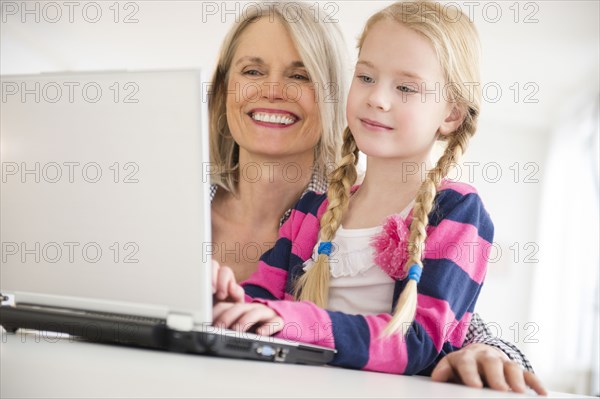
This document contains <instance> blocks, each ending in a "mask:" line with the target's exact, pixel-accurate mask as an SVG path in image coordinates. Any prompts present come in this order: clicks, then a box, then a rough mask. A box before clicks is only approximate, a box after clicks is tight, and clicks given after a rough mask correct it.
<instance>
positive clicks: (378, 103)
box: [367, 85, 390, 112]
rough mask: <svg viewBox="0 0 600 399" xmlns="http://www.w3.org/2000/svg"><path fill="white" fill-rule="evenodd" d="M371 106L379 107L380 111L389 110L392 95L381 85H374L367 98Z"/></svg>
mask: <svg viewBox="0 0 600 399" xmlns="http://www.w3.org/2000/svg"><path fill="white" fill-rule="evenodd" d="M367 104H368V105H369V107H372V108H377V109H378V110H380V111H383V112H387V111H389V110H390V96H389V93H388V92H387V90H385V88H383V87H381V86H380V85H377V86H374V87H373V88H372V90H371V92H370V93H369V97H368V98H367Z"/></svg>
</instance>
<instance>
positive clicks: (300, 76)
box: [291, 73, 310, 81]
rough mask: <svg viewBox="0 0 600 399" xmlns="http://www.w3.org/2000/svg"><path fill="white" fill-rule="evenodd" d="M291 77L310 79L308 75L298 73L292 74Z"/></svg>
mask: <svg viewBox="0 0 600 399" xmlns="http://www.w3.org/2000/svg"><path fill="white" fill-rule="evenodd" d="M291 77H292V79H298V80H304V81H309V80H310V79H309V78H308V76H306V75H302V74H300V73H296V74H294V75H292V76H291Z"/></svg>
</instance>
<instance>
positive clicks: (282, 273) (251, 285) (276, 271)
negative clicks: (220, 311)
mask: <svg viewBox="0 0 600 399" xmlns="http://www.w3.org/2000/svg"><path fill="white" fill-rule="evenodd" d="M326 207H327V201H326V196H325V195H324V194H318V193H315V192H312V191H309V192H307V193H305V194H304V195H303V196H302V198H301V199H300V201H298V203H297V204H296V205H295V207H294V208H293V209H292V212H291V214H290V216H289V218H288V219H287V220H286V221H285V223H284V224H283V225H282V226H281V228H280V229H279V238H278V239H277V241H276V242H275V245H274V246H273V248H271V249H270V250H268V251H267V252H265V253H264V254H263V255H262V256H261V257H260V260H259V263H258V268H257V270H256V272H254V273H253V274H252V275H251V276H250V278H249V279H248V280H246V281H244V282H242V283H241V285H242V287H243V288H244V290H245V291H246V302H250V301H251V300H252V298H264V299H275V300H281V299H292V296H291V295H289V294H288V293H286V291H289V289H288V288H289V287H288V284H289V276H288V271H289V270H290V267H291V266H296V265H301V264H302V263H304V262H305V261H306V260H307V259H308V258H310V256H311V255H312V251H313V248H314V246H315V245H316V243H317V240H318V235H319V227H320V226H319V216H320V215H322V214H323V213H324V212H325V209H326Z"/></svg>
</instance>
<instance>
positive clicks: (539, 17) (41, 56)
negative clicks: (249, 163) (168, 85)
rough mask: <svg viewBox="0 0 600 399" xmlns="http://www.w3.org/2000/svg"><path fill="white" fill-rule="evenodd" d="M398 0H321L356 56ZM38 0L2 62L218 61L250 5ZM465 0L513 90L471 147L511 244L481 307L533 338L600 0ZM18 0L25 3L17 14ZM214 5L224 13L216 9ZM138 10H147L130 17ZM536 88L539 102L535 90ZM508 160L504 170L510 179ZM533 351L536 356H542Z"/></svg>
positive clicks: (43, 65)
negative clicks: (546, 227)
mask: <svg viewBox="0 0 600 399" xmlns="http://www.w3.org/2000/svg"><path fill="white" fill-rule="evenodd" d="M389 3H390V2H387V1H386V2H379V1H370V2H367V1H339V2H326V1H322V2H321V4H322V5H323V6H324V7H326V8H325V11H326V12H327V15H330V16H331V17H332V18H334V19H337V20H339V23H340V26H341V29H342V31H343V33H344V34H345V36H346V39H347V42H348V51H349V53H350V54H351V56H352V57H353V59H354V57H355V56H356V52H355V50H354V45H355V39H356V37H357V36H358V34H359V33H360V30H361V27H362V25H363V24H364V22H365V21H366V19H367V17H368V16H369V15H370V14H371V13H373V12H374V11H376V10H377V9H379V8H381V7H382V6H384V5H386V4H389ZM35 4H38V7H39V8H38V9H39V12H40V13H41V15H40V21H39V22H36V21H35V15H34V14H26V15H22V14H23V13H22V8H21V7H22V3H21V2H7V1H3V3H2V10H3V15H2V24H1V28H0V33H1V57H0V70H1V72H2V74H20V73H33V72H39V71H56V70H90V69H135V68H144V69H148V68H174V67H192V66H203V67H205V68H208V69H211V70H212V68H213V65H214V64H215V60H216V54H217V51H218V48H219V45H220V42H221V40H222V38H223V37H224V35H225V33H226V31H227V29H228V27H229V26H230V25H231V23H232V22H233V20H234V18H235V17H234V14H233V13H230V14H227V13H225V12H224V11H226V10H232V11H234V12H235V11H236V10H237V11H243V10H244V7H246V6H248V4H247V3H239V2H226V3H225V2H175V1H173V2H164V1H152V2H148V1H136V2H129V3H127V2H121V3H120V4H119V10H120V13H119V18H118V19H119V22H118V23H115V22H114V20H113V18H114V16H115V13H114V10H113V9H109V7H110V6H111V4H112V2H101V3H98V4H100V7H101V9H102V13H103V14H102V18H101V19H100V21H99V22H97V23H90V22H88V21H86V19H85V18H84V16H85V17H87V18H88V19H90V18H94V16H95V14H94V12H93V11H94V8H93V7H91V8H90V7H89V5H88V9H87V14H82V10H83V8H84V7H86V5H87V4H88V2H81V3H78V4H79V7H78V8H76V9H75V12H74V14H73V18H74V22H73V23H70V22H68V8H67V7H66V6H64V5H63V3H62V2H57V3H55V4H59V8H60V10H61V12H62V14H63V15H62V18H61V19H60V20H59V21H58V22H56V23H50V22H48V20H50V19H53V18H55V15H56V14H55V10H53V9H52V7H50V6H48V4H47V3H38V2H31V3H28V7H29V9H34V7H35ZM453 4H461V6H462V7H463V8H465V9H468V8H466V7H471V10H473V11H474V12H473V14H472V16H473V19H474V21H475V23H476V25H477V27H478V29H479V31H480V35H481V41H482V53H483V64H482V67H483V69H482V77H483V84H486V83H488V84H490V85H491V86H490V87H491V88H494V87H500V88H501V90H502V95H501V96H500V97H499V98H496V95H495V93H494V92H493V91H490V92H488V97H487V101H485V102H484V107H483V110H482V118H481V122H480V128H479V131H478V133H477V136H476V138H475V139H474V140H473V141H472V145H471V147H470V149H469V152H468V154H467V156H466V159H465V160H466V161H467V162H478V163H479V164H478V165H477V166H475V168H474V173H473V174H469V173H467V169H466V168H463V169H462V172H463V173H462V179H463V180H465V181H470V182H472V183H473V184H475V185H476V186H477V187H478V189H479V191H480V193H481V194H482V196H483V198H484V201H485V203H486V205H487V208H488V210H489V212H490V213H491V215H492V217H493V220H494V222H495V226H496V238H495V241H496V243H497V244H498V245H499V247H500V248H501V250H502V255H501V256H500V257H499V259H498V261H497V262H494V263H492V264H491V265H490V268H489V274H488V278H487V280H486V283H485V287H484V290H483V293H482V295H481V298H480V301H479V304H478V310H479V312H480V313H481V314H482V316H483V317H484V319H485V320H486V321H487V322H491V323H497V325H498V326H499V327H500V330H498V331H499V333H500V334H501V336H502V337H503V338H504V339H508V340H511V341H515V342H516V343H517V344H518V345H519V346H520V347H522V348H523V349H525V350H527V347H528V344H527V343H525V342H524V337H525V335H526V334H527V333H534V335H533V336H531V337H530V338H536V334H535V332H534V330H533V329H531V328H533V327H531V328H530V329H526V328H525V323H527V322H535V315H531V314H529V306H528V303H529V299H530V291H529V289H528V287H529V286H530V284H531V269H532V268H531V263H527V261H526V258H525V257H526V255H527V254H530V255H532V258H531V260H535V259H536V258H537V257H536V255H535V254H533V253H532V252H534V251H535V248H536V244H537V238H538V231H537V223H538V212H537V210H538V204H539V201H540V185H541V183H542V182H543V179H544V162H545V155H546V151H547V148H548V144H549V139H550V133H551V132H552V130H553V127H554V126H555V125H556V123H557V122H558V115H559V114H560V111H561V109H562V105H563V104H565V103H568V102H569V99H570V98H571V97H574V96H575V95H577V94H581V92H594V91H595V92H596V93H597V91H598V76H599V73H598V69H599V61H598V60H599V43H598V41H599V37H600V32H599V6H598V2H595V1H572V2H571V1H541V2H540V1H537V2H519V3H517V2H490V1H486V2H470V3H468V4H470V5H467V3H462V2H453V3H448V5H449V6H453ZM14 5H16V7H17V12H16V14H14V15H13V11H14V10H15V9H14V7H13V6H14ZM44 7H46V8H44ZM511 7H512V8H511ZM44 10H45V11H46V14H44ZM214 10H216V11H217V13H216V14H212V13H209V12H208V11H214ZM497 10H500V12H501V14H498V13H497ZM517 10H518V11H519V12H518V15H517V13H516V11H517ZM131 12H134V15H133V18H135V19H137V20H138V22H137V23H123V19H124V17H125V16H126V15H128V14H129V13H131ZM527 17H528V18H527ZM22 18H23V19H24V20H25V22H23V21H22ZM526 20H528V22H530V23H525V21H526ZM515 83H516V86H515ZM527 84H529V86H526V85H527ZM517 87H518V88H519V98H518V99H516V100H515V92H516V89H517ZM527 94H530V95H531V97H530V98H529V100H533V101H537V102H526V101H525V100H526V95H527ZM496 100H497V101H496ZM517 162H518V170H519V172H520V173H519V176H518V177H517V176H516V175H515V173H516V169H515V166H516V165H515V163H517ZM494 163H495V164H494ZM496 165H499V166H500V170H501V173H502V176H501V177H500V178H499V180H498V181H495V180H496V173H495V172H496V169H495V167H496ZM484 166H485V167H486V168H487V169H485V171H487V172H488V173H487V174H485V173H484ZM511 167H512V168H511ZM530 172H533V175H529V177H530V179H537V180H538V181H539V182H537V183H536V182H529V183H528V182H525V180H526V177H527V176H528V173H530ZM515 180H516V181H515ZM593 223H598V221H593ZM517 247H518V248H519V251H518V256H517ZM540 250H543V249H540ZM515 257H516V259H515ZM515 323H518V324H515ZM511 327H512V328H511ZM516 332H518V333H519V334H518V337H516V336H515V333H516ZM539 336H542V335H539ZM574 339H576V337H574ZM543 344H544V343H543V341H542V342H539V343H537V344H535V345H543ZM547 350H552V348H547ZM531 361H532V363H533V365H534V367H535V365H536V359H535V358H532V359H531ZM544 377H547V379H546V381H545V382H546V384H547V385H548V386H549V387H550V388H551V389H556V390H563V389H570V386H571V385H569V384H562V383H561V384H558V383H556V382H555V381H554V380H553V379H552V378H551V376H544V375H542V378H544Z"/></svg>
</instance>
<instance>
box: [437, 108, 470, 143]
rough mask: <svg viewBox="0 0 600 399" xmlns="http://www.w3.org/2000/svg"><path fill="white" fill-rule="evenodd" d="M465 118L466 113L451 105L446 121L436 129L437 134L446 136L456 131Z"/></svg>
mask: <svg viewBox="0 0 600 399" xmlns="http://www.w3.org/2000/svg"><path fill="white" fill-rule="evenodd" d="M465 116H466V112H465V110H464V109H462V107H460V106H458V105H456V104H453V105H451V108H450V113H449V114H448V116H446V119H444V121H443V122H442V124H441V125H440V127H439V129H438V132H439V134H441V135H442V136H447V135H449V134H450V133H452V132H454V131H456V129H458V128H459V126H460V125H461V124H462V123H463V121H464V120H465Z"/></svg>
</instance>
